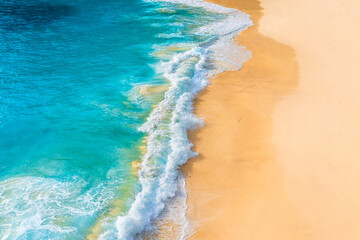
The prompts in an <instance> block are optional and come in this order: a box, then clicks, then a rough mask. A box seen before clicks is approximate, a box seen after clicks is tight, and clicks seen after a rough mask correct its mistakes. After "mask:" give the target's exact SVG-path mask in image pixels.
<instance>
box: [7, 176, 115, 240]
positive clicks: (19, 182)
mask: <svg viewBox="0 0 360 240" xmlns="http://www.w3.org/2000/svg"><path fill="white" fill-rule="evenodd" d="M84 187H86V182H85V181H83V180H82V179H80V178H73V179H70V181H68V182H60V181H57V180H55V179H45V178H41V177H16V178H11V179H8V180H4V181H1V182H0V223H1V225H0V239H4V240H5V239H29V238H31V239H32V238H36V239H81V235H80V234H79V232H78V229H77V228H75V227H72V226H71V224H70V226H68V224H66V222H67V221H74V220H76V219H81V217H87V216H89V215H92V214H94V213H95V212H97V211H99V210H100V209H102V208H103V207H105V206H106V205H107V202H108V199H110V198H111V197H112V196H113V193H112V192H111V191H109V190H106V189H104V188H103V187H102V186H101V185H99V186H98V187H96V188H92V189H89V190H88V191H85V192H82V189H83V188H84ZM29 234H30V236H32V237H29ZM31 234H35V235H31Z"/></svg>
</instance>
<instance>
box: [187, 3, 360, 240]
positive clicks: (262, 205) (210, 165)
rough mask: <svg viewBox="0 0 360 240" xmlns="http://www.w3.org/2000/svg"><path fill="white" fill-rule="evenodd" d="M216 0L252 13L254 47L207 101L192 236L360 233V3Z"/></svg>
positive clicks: (215, 82)
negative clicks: (250, 53) (237, 68)
mask: <svg viewBox="0 0 360 240" xmlns="http://www.w3.org/2000/svg"><path fill="white" fill-rule="evenodd" d="M211 2H214V3H217V4H220V5H223V6H226V7H230V8H237V9H239V10H241V11H243V12H245V13H247V14H250V15H251V19H252V21H253V22H254V26H252V27H250V28H249V29H247V30H246V31H244V32H242V33H241V34H240V35H239V36H238V37H237V38H236V42H237V43H238V44H240V45H242V46H245V47H246V48H248V49H249V50H250V51H251V52H252V54H253V57H252V59H251V60H250V61H248V62H247V63H245V64H244V66H243V68H242V69H241V70H240V71H236V72H225V73H222V74H219V75H217V76H216V77H214V78H213V79H211V85H210V86H208V87H207V88H206V89H205V90H204V91H203V92H201V94H200V95H199V96H198V97H197V99H196V102H195V107H196V111H195V112H196V114H197V115H198V116H200V117H203V118H204V119H205V123H206V125H205V127H203V128H201V129H200V130H196V131H194V132H191V134H190V137H191V140H192V141H193V142H194V144H195V147H194V150H195V151H197V152H199V153H200V155H199V157H197V158H194V159H191V160H190V161H189V162H188V163H187V164H186V165H185V167H184V168H183V173H184V175H185V176H186V182H187V191H188V206H189V207H188V212H187V216H188V218H189V219H190V220H191V222H192V223H193V224H194V227H195V233H194V235H193V236H192V237H191V238H190V239H207V240H208V239H246V240H250V239H251V240H252V239H254V240H255V239H256V240H258V239H276V240H279V239H286V240H289V239H291V240H294V239H327V240H329V239H334V240H335V239H359V238H360V228H359V227H358V222H359V221H360V192H359V191H358V189H359V187H360V174H359V173H360V160H359V159H360V150H359V147H358V146H359V144H360V128H359V127H358V123H359V122H360V111H359V109H360V97H359V95H358V94H359V92H360V82H359V81H358V78H359V77H358V75H359V73H360V70H359V69H360V68H359V63H358V57H359V56H360V47H359V44H358V43H357V42H358V39H360V31H359V29H358V27H357V25H356V24H357V23H359V22H360V8H359V6H358V3H356V1H352V0H344V1H341V0H329V1H320V0H318V1H309V0H305V1H303V0H292V1H286V0H277V1H273V0H262V1H257V0H212V1H211Z"/></svg>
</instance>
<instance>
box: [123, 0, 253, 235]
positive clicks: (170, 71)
mask: <svg viewBox="0 0 360 240" xmlns="http://www.w3.org/2000/svg"><path fill="white" fill-rule="evenodd" d="M152 1H158V0H152ZM162 1H166V2H172V3H178V4H186V5H190V6H194V7H202V8H205V9H207V10H209V11H213V12H217V13H223V14H226V16H227V18H225V19H224V20H223V21H220V22H217V23H214V24H210V25H207V26H203V27H201V28H200V29H197V31H199V32H200V33H201V32H202V33H204V34H209V33H211V34H212V35H215V37H214V40H213V41H211V42H207V43H204V44H201V45H199V46H197V47H193V48H192V49H190V50H188V51H186V52H184V53H178V54H174V56H173V57H172V59H171V60H170V61H167V62H162V63H161V64H160V65H159V66H158V68H157V70H158V72H159V73H161V74H162V75H163V76H164V77H165V78H166V79H167V80H168V81H169V83H170V87H169V90H168V91H167V92H166V93H165V97H164V100H163V101H162V102H160V104H158V106H157V107H156V108H155V109H154V111H153V112H152V113H151V115H150V116H149V118H148V119H147V121H146V122H145V124H144V125H143V126H142V127H141V128H140V130H141V131H143V132H145V133H147V134H148V145H147V153H146V154H145V156H144V158H143V160H142V163H141V170H140V172H139V181H140V185H141V191H140V192H139V193H138V194H137V196H136V198H135V201H134V202H133V204H132V206H131V208H130V210H129V211H128V213H126V214H125V215H123V216H119V217H118V219H117V222H116V228H117V231H118V238H119V239H121V240H131V239H137V238H141V235H139V234H141V233H142V232H144V231H148V230H154V226H153V223H154V220H155V219H156V218H157V217H159V215H160V214H161V212H162V211H164V209H165V208H166V206H167V204H168V203H169V202H174V198H175V202H176V198H177V196H182V197H184V196H185V200H181V201H177V202H183V203H184V204H180V205H182V207H183V208H184V209H183V210H182V216H179V218H182V217H183V218H185V208H186V204H185V202H186V192H185V190H184V189H185V188H179V186H181V183H182V182H183V179H182V175H181V174H180V173H179V166H180V165H182V164H185V163H186V162H187V160H188V159H189V158H191V157H194V156H196V155H197V153H194V152H192V151H191V148H192V146H193V145H192V143H191V142H189V140H188V137H187V131H188V130H189V129H192V128H196V127H199V126H201V125H202V124H203V122H202V120H200V119H199V118H197V117H196V116H195V115H194V114H193V113H192V112H193V106H192V103H193V100H194V97H195V96H196V94H197V93H198V92H199V91H201V90H202V89H203V88H204V87H205V86H206V85H208V84H209V82H208V79H209V78H210V77H211V76H213V75H214V74H216V73H219V72H222V71H226V70H237V69H240V68H241V66H242V64H243V63H244V62H245V61H247V60H249V59H250V57H251V53H250V52H249V51H248V50H246V49H245V48H243V47H239V46H237V45H235V44H234V43H233V39H234V37H235V36H236V35H237V34H238V33H239V32H240V31H242V30H244V29H246V28H247V27H248V26H250V25H252V22H251V20H250V19H249V15H247V14H244V13H241V12H240V11H238V10H235V9H229V8H225V7H222V6H219V5H216V4H211V3H207V2H204V1H201V0H162ZM179 191H182V194H177V193H178V192H179ZM170 200H172V201H170ZM177 207H178V206H177ZM169 212H171V211H169ZM177 212H178V211H177ZM185 219H186V218H185ZM183 224H184V228H185V227H186V226H188V224H186V223H185V222H183ZM185 230H186V229H184V232H183V233H182V234H181V237H180V238H181V239H184V238H186V236H187V233H186V232H185Z"/></svg>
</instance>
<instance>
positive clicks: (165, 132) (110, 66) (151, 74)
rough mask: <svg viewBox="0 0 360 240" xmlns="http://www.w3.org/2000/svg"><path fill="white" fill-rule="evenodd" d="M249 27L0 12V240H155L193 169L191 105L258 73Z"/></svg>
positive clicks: (99, 10)
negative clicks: (243, 73) (211, 89)
mask: <svg viewBox="0 0 360 240" xmlns="http://www.w3.org/2000/svg"><path fill="white" fill-rule="evenodd" d="M249 25H251V21H250V20H249V18H248V16H247V15H245V14H242V13H240V12H238V11H235V10H231V9H226V8H222V7H219V6H216V5H212V4H206V3H204V2H201V1H188V2H187V1H186V0H184V1H176V0H175V1H172V2H170V1H140V0H105V1H96V0H75V1H73V0H72V1H70V0H57V1H50V0H31V1H30V0H23V1H20V0H16V1H15V0H6V1H2V2H1V3H0V239H86V238H88V239H134V238H142V233H143V232H144V231H155V228H154V224H153V223H154V221H155V220H156V219H157V218H159V216H160V217H161V213H162V212H163V211H164V209H165V208H169V206H168V205H169V204H170V202H174V198H176V197H177V196H178V195H177V193H179V191H180V192H181V191H183V189H180V187H181V183H182V176H181V174H180V173H179V171H178V168H179V166H180V165H181V164H184V163H185V162H186V161H187V160H188V159H189V158H190V157H192V156H194V155H195V153H193V152H191V151H190V148H191V146H192V145H191V143H190V142H189V141H188V140H187V134H186V132H187V130H188V129H189V128H193V127H196V126H200V125H201V121H200V120H199V119H197V118H196V117H195V116H194V115H193V114H192V113H191V111H192V101H193V98H194V96H195V95H196V94H197V93H198V92H199V91H200V90H201V89H202V88H204V87H205V86H206V85H207V84H208V81H207V79H208V78H209V77H210V76H212V75H213V74H215V73H218V72H221V71H224V70H235V69H239V68H240V67H241V64H242V63H243V62H244V61H246V60H247V59H249V57H250V53H249V52H248V51H247V50H246V49H244V48H241V47H236V46H234V45H233V44H232V43H231V39H232V38H233V37H234V36H235V35H236V34H237V33H238V32H239V31H241V30H243V29H245V28H246V27H247V26H249ZM138 163H140V164H138ZM138 165H139V166H138ZM139 169H140V170H139ZM138 170H139V173H138ZM180 195H181V194H180ZM181 196H182V199H185V198H184V196H185V197H186V195H185V193H184V192H182V195H181ZM181 207H182V208H184V209H183V210H182V217H184V211H185V207H186V206H181ZM172 217H174V218H181V217H180V216H172ZM185 221H186V219H185ZM181 224H182V225H184V230H183V231H184V232H183V233H181V234H180V235H181V236H180V238H185V237H186V232H185V231H186V230H185V225H187V223H186V222H182V223H181Z"/></svg>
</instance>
